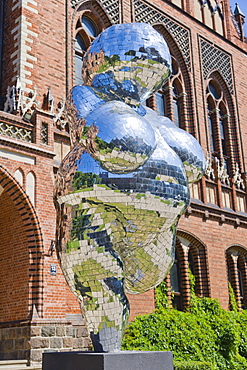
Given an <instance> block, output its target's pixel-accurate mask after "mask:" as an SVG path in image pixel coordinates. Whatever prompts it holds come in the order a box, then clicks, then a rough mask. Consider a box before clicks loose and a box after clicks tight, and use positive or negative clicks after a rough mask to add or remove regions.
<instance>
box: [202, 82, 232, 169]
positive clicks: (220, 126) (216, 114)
mask: <svg viewBox="0 0 247 370" xmlns="http://www.w3.org/2000/svg"><path fill="white" fill-rule="evenodd" d="M207 109H208V133H209V135H208V136H209V147H210V151H211V153H212V157H216V158H217V161H219V163H220V165H223V166H224V168H225V170H226V173H227V174H229V173H230V170H231V163H230V161H229V159H230V147H229V136H230V135H229V117H230V115H229V110H228V104H227V99H226V96H225V93H224V91H223V88H221V86H220V84H219V83H218V81H216V80H215V79H213V78H211V79H210V80H209V82H208V87H207Z"/></svg>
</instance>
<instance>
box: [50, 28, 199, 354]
mask: <svg viewBox="0 0 247 370" xmlns="http://www.w3.org/2000/svg"><path fill="white" fill-rule="evenodd" d="M130 46H131V50H129V47H130ZM170 65H171V61H170V56H169V52H168V48H167V46H166V43H165V41H164V40H163V38H162V36H161V35H160V34H159V33H158V32H156V31H155V30H154V29H153V28H152V27H151V26H150V25H147V24H144V23H139V24H122V25H115V26H112V27H110V28H109V29H107V30H105V31H104V32H103V33H102V34H101V35H99V36H98V37H97V38H96V39H95V41H94V42H93V44H92V45H91V47H90V48H89V50H88V51H87V53H86V55H85V60H84V65H83V73H82V75H83V78H84V82H85V85H82V86H76V87H74V89H73V90H72V92H71V96H70V99H69V102H68V114H69V117H70V130H71V136H72V141H73V143H74V147H73V149H72V150H71V152H70V153H69V154H68V155H67V156H66V157H65V159H64V160H63V162H62V164H61V166H60V169H59V172H58V176H57V183H56V188H55V204H56V208H57V251H58V256H59V259H60V263H61V267H62V270H63V273H64V275H65V278H66V280H67V282H68V284H69V286H70V288H71V290H72V291H73V292H74V293H75V294H76V295H77V297H78V299H79V301H80V303H81V307H82V311H83V314H84V315H85V318H86V321H87V325H88V329H89V331H90V333H91V338H92V341H93V344H94V348H95V350H96V351H116V350H119V349H120V345H121V338H122V334H123V330H124V328H125V325H126V323H127V320H128V316H129V305H128V300H127V298H126V295H125V293H131V294H138V293H142V292H145V291H147V290H148V289H150V288H152V287H155V286H156V285H157V284H159V283H160V282H161V281H162V280H163V279H164V277H165V275H166V274H167V272H168V271H169V269H170V267H171V265H172V263H173V258H174V249H173V241H174V237H175V232H176V224H177V221H178V219H179V217H180V216H181V215H182V214H183V212H184V211H185V209H186V207H187V206H188V204H189V199H190V196H189V188H188V181H196V180H198V179H199V178H200V177H201V176H202V174H203V170H204V167H205V161H204V156H203V153H202V150H201V147H200V145H199V144H198V142H197V141H196V140H195V139H194V138H193V137H192V136H191V135H190V134H188V133H186V132H185V131H183V130H181V129H179V128H177V127H176V126H175V125H174V124H173V123H172V122H171V121H170V120H169V119H167V118H166V117H159V116H157V114H156V113H155V112H154V111H152V110H151V109H149V108H146V107H144V106H142V105H141V104H140V103H141V102H142V101H144V100H145V99H147V98H148V97H149V96H150V95H151V94H153V92H155V91H157V89H159V87H160V86H162V84H163V83H164V81H165V80H166V79H167V78H168V77H169V74H170Z"/></svg>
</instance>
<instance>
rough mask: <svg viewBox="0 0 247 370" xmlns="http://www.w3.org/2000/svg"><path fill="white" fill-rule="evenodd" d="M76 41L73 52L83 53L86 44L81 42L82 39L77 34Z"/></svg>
mask: <svg viewBox="0 0 247 370" xmlns="http://www.w3.org/2000/svg"><path fill="white" fill-rule="evenodd" d="M75 39H76V41H75V50H77V51H79V52H80V51H85V50H86V44H85V42H84V40H83V38H82V37H81V35H80V34H79V33H78V34H77V35H76V38H75Z"/></svg>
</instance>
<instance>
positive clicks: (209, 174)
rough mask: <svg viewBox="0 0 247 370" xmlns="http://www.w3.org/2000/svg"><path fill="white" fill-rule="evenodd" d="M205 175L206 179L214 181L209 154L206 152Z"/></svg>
mask: <svg viewBox="0 0 247 370" xmlns="http://www.w3.org/2000/svg"><path fill="white" fill-rule="evenodd" d="M205 175H206V176H207V178H209V179H212V180H215V175H214V169H213V167H212V161H211V157H210V154H209V152H207V158H206V171H205Z"/></svg>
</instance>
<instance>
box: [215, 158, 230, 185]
mask: <svg viewBox="0 0 247 370" xmlns="http://www.w3.org/2000/svg"><path fill="white" fill-rule="evenodd" d="M215 161H216V164H217V172H218V179H220V181H221V182H222V184H224V185H228V186H229V185H230V181H229V175H228V173H227V171H226V168H225V166H224V163H220V161H219V160H218V158H215Z"/></svg>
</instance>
